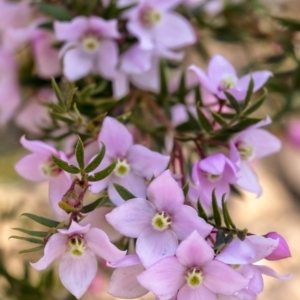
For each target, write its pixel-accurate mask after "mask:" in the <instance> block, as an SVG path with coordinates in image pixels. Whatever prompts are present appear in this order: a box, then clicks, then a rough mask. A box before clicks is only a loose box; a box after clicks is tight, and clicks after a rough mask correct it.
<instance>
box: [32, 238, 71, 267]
mask: <svg viewBox="0 0 300 300" xmlns="http://www.w3.org/2000/svg"><path fill="white" fill-rule="evenodd" d="M67 241H68V237H67V236H66V235H63V234H60V233H55V234H53V235H52V236H51V237H50V239H49V240H48V242H47V244H46V246H45V249H44V256H43V257H42V258H41V259H40V260H39V261H38V262H36V263H30V265H31V266H32V267H33V268H34V269H36V270H38V271H41V270H44V269H46V268H47V267H48V266H49V265H50V264H51V263H52V262H53V261H54V260H55V259H56V258H57V257H59V256H61V255H62V254H63V253H64V252H65V251H66V250H67Z"/></svg>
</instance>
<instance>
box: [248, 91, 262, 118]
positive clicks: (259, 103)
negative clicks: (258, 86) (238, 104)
mask: <svg viewBox="0 0 300 300" xmlns="http://www.w3.org/2000/svg"><path fill="white" fill-rule="evenodd" d="M266 97H267V90H266V89H264V94H263V95H262V96H261V97H260V98H259V99H258V100H257V101H256V102H255V103H254V104H253V105H252V106H250V107H249V108H248V109H247V110H246V111H245V112H244V113H243V115H244V116H248V115H250V114H251V113H253V112H255V111H256V110H257V109H258V108H259V107H260V106H261V105H262V104H263V103H264V102H265V100H266Z"/></svg>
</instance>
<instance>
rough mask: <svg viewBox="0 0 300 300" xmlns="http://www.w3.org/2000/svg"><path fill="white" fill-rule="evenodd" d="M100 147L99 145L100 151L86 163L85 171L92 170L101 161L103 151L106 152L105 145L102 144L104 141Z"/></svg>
mask: <svg viewBox="0 0 300 300" xmlns="http://www.w3.org/2000/svg"><path fill="white" fill-rule="evenodd" d="M101 144H102V147H101V151H100V153H99V154H98V155H97V156H96V157H95V158H94V159H93V160H92V161H91V162H90V163H89V164H88V165H87V167H86V168H85V171H86V172H87V173H89V172H92V171H94V170H95V169H96V168H97V167H98V166H99V165H100V164H101V162H102V160H103V158H104V155H105V152H106V147H105V145H104V143H102V142H101Z"/></svg>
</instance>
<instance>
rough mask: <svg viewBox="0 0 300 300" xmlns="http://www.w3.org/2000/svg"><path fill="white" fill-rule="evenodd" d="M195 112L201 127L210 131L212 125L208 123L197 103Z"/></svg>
mask: <svg viewBox="0 0 300 300" xmlns="http://www.w3.org/2000/svg"><path fill="white" fill-rule="evenodd" d="M197 114H198V120H199V123H200V126H201V128H203V129H204V130H205V131H206V132H210V131H212V130H213V127H212V125H211V124H210V121H209V120H208V119H207V118H206V116H205V115H204V113H203V112H202V110H201V108H200V107H199V106H198V105H197Z"/></svg>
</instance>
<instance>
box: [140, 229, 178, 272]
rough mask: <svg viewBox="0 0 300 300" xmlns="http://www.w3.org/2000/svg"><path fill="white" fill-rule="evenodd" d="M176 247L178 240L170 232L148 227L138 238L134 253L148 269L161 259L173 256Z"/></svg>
mask: <svg viewBox="0 0 300 300" xmlns="http://www.w3.org/2000/svg"><path fill="white" fill-rule="evenodd" d="M177 246H178V238H177V236H176V234H175V233H174V232H173V231H172V230H169V229H167V230H164V231H158V230H155V229H153V228H151V227H150V228H147V229H145V230H143V231H142V232H141V234H140V235H139V236H138V239H137V242H136V253H137V255H138V256H139V257H140V259H141V262H142V264H143V265H144V266H145V267H146V268H148V267H150V266H151V265H153V264H155V263H156V262H157V261H159V260H161V259H162V258H165V257H167V256H173V255H174V254H175V251H176V248H177Z"/></svg>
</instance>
